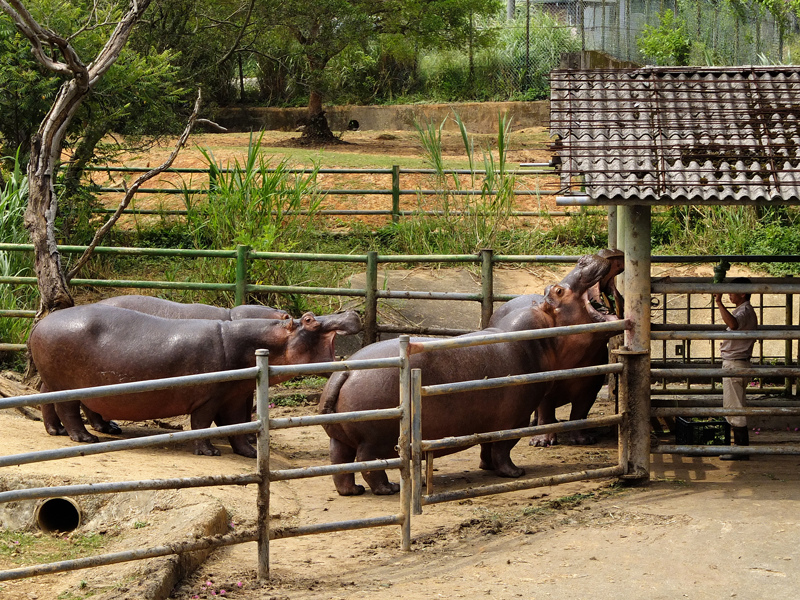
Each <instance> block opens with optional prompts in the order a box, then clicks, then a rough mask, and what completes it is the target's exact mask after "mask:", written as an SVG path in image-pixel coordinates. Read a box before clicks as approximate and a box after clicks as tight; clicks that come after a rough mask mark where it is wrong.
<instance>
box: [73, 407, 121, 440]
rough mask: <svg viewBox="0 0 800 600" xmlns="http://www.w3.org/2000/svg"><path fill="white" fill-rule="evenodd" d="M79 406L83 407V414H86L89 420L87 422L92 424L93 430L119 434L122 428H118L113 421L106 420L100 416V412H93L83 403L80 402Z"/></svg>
mask: <svg viewBox="0 0 800 600" xmlns="http://www.w3.org/2000/svg"><path fill="white" fill-rule="evenodd" d="M81 408H82V409H83V414H85V415H86V419H87V420H88V421H89V424H90V425H91V426H92V429H94V430H95V431H99V432H100V433H109V434H111V435H120V434H121V433H122V429H120V427H119V425H117V424H116V423H114V421H106V420H105V419H104V418H103V417H101V416H100V413H96V412H94V411H93V410H91V409H89V408H87V407H86V406H84V405H83V404H81Z"/></svg>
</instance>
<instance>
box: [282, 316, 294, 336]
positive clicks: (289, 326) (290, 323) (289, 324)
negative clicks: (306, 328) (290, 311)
mask: <svg viewBox="0 0 800 600" xmlns="http://www.w3.org/2000/svg"><path fill="white" fill-rule="evenodd" d="M284 327H285V328H286V331H289V332H292V331H294V330H295V329H297V320H296V319H292V318H291V317H290V318H288V319H286V323H285V325H284Z"/></svg>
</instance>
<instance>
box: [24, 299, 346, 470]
mask: <svg viewBox="0 0 800 600" xmlns="http://www.w3.org/2000/svg"><path fill="white" fill-rule="evenodd" d="M360 330H361V320H360V318H359V317H358V314H357V313H355V312H354V311H347V312H342V313H337V314H334V315H326V316H325V318H320V319H317V318H316V317H315V316H314V315H313V314H312V313H306V314H304V315H303V316H302V317H301V318H300V319H239V320H234V321H219V320H216V321H215V320H209V319H164V318H162V317H154V316H152V315H147V314H143V313H140V312H136V311H132V310H128V309H125V308H118V307H115V306H107V305H103V304H88V305H82V306H75V307H72V308H67V309H64V310H59V311H56V312H53V313H50V314H49V315H47V316H46V317H45V318H44V319H42V320H41V321H39V322H38V323H37V324H36V325H35V326H34V328H33V330H32V331H31V334H30V336H29V338H28V347H29V349H30V352H31V357H32V359H33V362H34V364H35V366H36V368H37V370H38V372H39V375H40V376H41V379H42V391H43V392H44V391H60V390H72V389H78V388H85V387H94V386H101V385H110V384H116V383H124V382H130V381H142V380H147V379H161V378H166V377H176V376H180V375H190V374H195V373H206V372H214V371H223V370H231V369H242V368H247V367H252V366H254V365H255V351H256V350H257V349H260V348H265V349H267V350H269V351H270V364H272V365H289V364H304V363H313V362H327V361H332V360H334V358H335V357H334V340H335V337H336V335H337V334H354V333H357V332H358V331H360ZM287 378H288V377H274V376H273V377H270V381H269V383H270V385H272V384H275V383H280V382H281V381H285V380H286V379H287ZM254 389H255V381H254V380H246V381H234V382H225V383H214V384H205V385H197V386H192V387H186V388H177V389H172V390H161V391H153V392H141V393H137V394H130V395H120V396H109V397H103V398H92V399H86V400H84V403H85V405H86V406H87V408H89V409H90V410H91V411H93V412H96V413H99V415H100V416H101V417H102V418H103V419H126V420H132V421H141V420H146V419H162V418H168V417H175V416H179V415H184V414H189V415H191V426H192V429H201V428H206V427H209V426H210V425H211V423H212V422H216V423H217V425H231V424H235V423H243V422H247V421H249V420H250V413H251V409H252V402H253V391H254ZM65 404H66V405H70V404H71V406H66V407H65ZM65 408H67V410H64V409H65ZM56 411H57V412H58V416H59V417H60V418H61V420H62V421H63V423H64V426H65V427H66V430H67V433H68V434H69V436H70V438H72V439H73V440H74V441H81V442H96V441H97V437H96V436H94V435H92V434H90V433H89V432H88V431H86V429H85V428H84V426H83V422H82V421H81V419H80V412H79V408H78V403H77V402H72V403H61V404H58V405H56ZM246 437H247V436H246V435H236V436H231V437H230V438H229V440H230V443H231V447H232V448H233V451H234V452H235V453H236V454H241V455H243V456H247V457H254V456H255V449H254V448H253V447H252V446H251V445H250V443H249V442H248V441H247V439H246ZM195 454H204V455H208V456H217V455H219V450H217V449H216V448H214V446H212V445H211V443H210V442H209V441H207V440H201V441H198V442H196V443H195Z"/></svg>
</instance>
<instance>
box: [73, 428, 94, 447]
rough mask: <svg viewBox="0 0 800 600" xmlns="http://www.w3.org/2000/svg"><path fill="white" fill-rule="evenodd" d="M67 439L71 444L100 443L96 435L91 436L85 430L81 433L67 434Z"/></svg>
mask: <svg viewBox="0 0 800 600" xmlns="http://www.w3.org/2000/svg"><path fill="white" fill-rule="evenodd" d="M69 439H71V440H72V441H73V442H83V443H85V444H96V443H97V442H99V441H100V438H99V437H97V436H96V435H92V434H91V433H89V432H88V431H86V430H85V429H84V430H83V431H74V432H72V433H70V434H69Z"/></svg>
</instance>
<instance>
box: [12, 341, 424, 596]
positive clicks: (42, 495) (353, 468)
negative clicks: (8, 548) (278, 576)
mask: <svg viewBox="0 0 800 600" xmlns="http://www.w3.org/2000/svg"><path fill="white" fill-rule="evenodd" d="M257 354H258V356H257V365H256V366H255V367H251V368H246V369H237V370H233V371H220V372H214V373H202V374H195V375H186V376H181V377H174V378H168V379H154V380H149V381H139V382H130V383H123V384H116V385H107V386H101V387H98V388H86V389H80V390H67V391H58V392H47V393H41V394H34V395H31V396H19V397H13V398H3V399H0V403H2V408H13V407H24V406H32V405H36V404H42V403H59V402H69V401H74V400H81V399H88V398H98V397H106V396H109V395H112V394H113V395H124V394H134V393H141V392H143V391H154V390H164V389H171V388H178V387H188V386H195V385H202V384H210V383H225V382H231V381H241V380H245V379H256V380H257V386H256V390H257V393H256V399H257V408H258V415H259V418H258V420H257V421H254V422H250V423H241V424H237V425H225V426H219V427H214V428H208V429H197V430H192V431H185V432H174V433H169V434H157V435H151V436H147V437H145V438H137V439H127V440H115V441H111V442H101V443H96V444H82V445H80V446H78V447H73V448H62V449H56V450H45V451H37V452H29V453H23V454H17V455H11V456H3V457H0V467H6V466H19V465H24V464H30V463H34V462H42V461H49V460H56V459H63V458H76V457H82V456H88V455H95V454H104V453H108V452H114V451H121V450H129V449H136V448H148V447H154V446H163V445H164V444H170V443H173V444H174V443H179V442H185V441H194V440H198V439H210V438H216V437H222V436H228V435H237V434H239V435H240V434H245V433H256V434H258V449H259V458H258V459H257V465H258V466H259V470H258V471H257V472H256V473H247V474H242V475H222V476H205V477H183V478H168V479H152V480H140V481H120V482H101V483H94V484H81V485H62V486H51V487H47V488H27V489H18V490H8V491H5V492H0V502H18V501H25V500H27V501H31V500H37V499H46V498H57V497H63V496H77V495H95V494H112V493H121V492H130V491H148V490H164V489H187V488H199V487H210V486H221V485H250V484H256V485H258V486H259V488H260V492H259V501H258V505H259V507H260V510H261V513H260V517H259V521H260V522H262V523H263V524H264V525H263V526H262V527H260V528H257V529H256V530H254V531H245V532H241V533H236V534H228V535H223V536H215V537H213V538H203V539H200V540H197V541H196V542H187V543H184V542H180V543H175V544H168V545H162V546H157V547H153V548H145V549H137V550H129V551H124V552H117V553H111V554H103V555H98V556H93V557H87V558H81V559H75V560H69V561H59V562H55V563H48V564H41V565H35V566H30V567H24V568H19V569H11V570H6V571H2V572H0V581H8V580H13V579H20V578H24V577H32V576H36V575H42V574H47V573H58V572H64V571H72V570H77V569H85V568H90V567H96V566H102V565H110V564H116V563H120V562H127V561H131V560H140V559H143V558H153V557H157V556H168V555H171V554H180V553H183V552H192V551H196V550H201V549H214V548H218V547H222V546H226V545H233V544H239V543H245V542H252V541H257V542H259V545H260V549H259V555H260V559H261V558H263V556H262V555H263V553H264V550H263V548H265V547H266V548H267V550H266V553H267V557H266V558H265V561H266V562H260V563H259V572H260V574H262V575H264V574H268V543H269V539H280V538H286V537H292V536H297V535H310V534H313V533H323V532H327V531H345V530H351V529H360V528H364V527H378V526H385V525H401V526H403V527H404V528H405V527H406V525H407V524H408V521H409V518H408V511H404V513H403V514H399V515H389V516H385V517H373V518H369V519H358V520H352V521H345V522H339V523H322V524H315V525H306V526H300V527H282V528H277V529H273V530H270V529H269V522H268V521H269V519H268V512H267V513H266V514H264V513H263V506H265V505H266V506H267V507H268V505H269V501H268V499H267V500H266V501H263V495H264V494H267V496H268V494H269V481H270V480H273V481H283V480H292V479H300V478H304V477H317V476H322V475H330V474H334V473H337V472H362V471H365V470H370V469H376V468H382V469H383V468H399V469H401V470H403V469H404V468H405V467H404V465H403V461H402V460H401V459H393V460H385V461H365V462H361V463H353V464H350V465H325V466H321V467H311V468H304V469H283V470H269V466H268V465H269V463H268V460H269V456H268V452H269V451H268V448H269V441H268V439H266V436H268V433H269V431H270V428H275V429H281V428H287V427H299V426H307V425H320V424H324V423H326V422H342V421H345V420H347V419H348V418H349V419H350V420H354V421H363V420H377V419H387V418H390V419H398V418H400V419H402V417H403V415H404V414H405V413H406V412H407V408H406V409H404V408H403V407H402V406H400V407H398V408H396V409H388V410H380V411H364V412H359V413H338V414H336V415H317V416H313V417H301V418H283V419H280V418H279V419H270V418H269V384H268V379H269V377H268V374H279V375H287V374H288V375H294V374H301V373H309V372H311V373H330V372H333V371H346V370H356V369H382V368H391V367H394V368H401V369H402V366H403V364H404V362H405V360H406V359H404V358H403V357H402V356H399V357H396V358H387V359H375V360H355V361H337V362H332V363H316V364H311V365H281V366H275V367H269V365H268V362H267V360H268V359H267V353H266V352H262V351H259V353H257ZM265 456H266V463H265V464H264V463H263V461H264V458H265ZM405 479H406V480H408V479H409V478H408V477H406V478H405ZM406 493H407V494H408V493H410V492H409V490H407V491H406ZM262 518H263V519H265V520H262ZM260 532H261V533H260ZM409 544H410V540H409V539H407V536H405V535H404V540H403V546H404V548H406V549H407V547H408V545H409Z"/></svg>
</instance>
